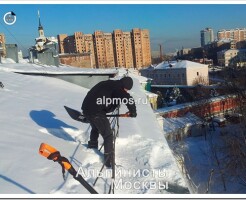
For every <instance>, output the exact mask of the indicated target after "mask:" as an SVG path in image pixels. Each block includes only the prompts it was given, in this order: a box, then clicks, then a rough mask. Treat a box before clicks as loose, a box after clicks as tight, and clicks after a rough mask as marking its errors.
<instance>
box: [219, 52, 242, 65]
mask: <svg viewBox="0 0 246 200" xmlns="http://www.w3.org/2000/svg"><path fill="white" fill-rule="evenodd" d="M217 58H218V65H219V66H225V67H228V66H246V49H229V50H222V51H219V52H217Z"/></svg>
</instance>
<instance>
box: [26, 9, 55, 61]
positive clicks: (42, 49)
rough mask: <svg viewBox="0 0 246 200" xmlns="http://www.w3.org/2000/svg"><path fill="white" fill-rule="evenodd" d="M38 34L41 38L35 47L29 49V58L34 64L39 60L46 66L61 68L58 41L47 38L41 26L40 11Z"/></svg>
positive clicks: (37, 39)
mask: <svg viewBox="0 0 246 200" xmlns="http://www.w3.org/2000/svg"><path fill="white" fill-rule="evenodd" d="M38 19H39V26H38V34H39V37H37V38H36V39H35V41H36V44H35V46H33V47H31V48H30V49H29V58H30V62H34V60H35V59H38V60H39V62H41V63H43V64H46V65H54V66H59V58H58V46H57V43H58V40H57V38H56V37H45V35H44V28H43V26H42V24H41V20H40V15H39V11H38Z"/></svg>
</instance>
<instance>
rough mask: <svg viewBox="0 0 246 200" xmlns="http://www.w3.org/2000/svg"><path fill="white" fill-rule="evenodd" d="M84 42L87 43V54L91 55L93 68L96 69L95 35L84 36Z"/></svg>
mask: <svg viewBox="0 0 246 200" xmlns="http://www.w3.org/2000/svg"><path fill="white" fill-rule="evenodd" d="M83 37H84V42H85V44H84V45H85V52H86V53H90V58H91V63H92V67H93V68H96V58H95V49H94V42H93V35H92V34H84V35H83Z"/></svg>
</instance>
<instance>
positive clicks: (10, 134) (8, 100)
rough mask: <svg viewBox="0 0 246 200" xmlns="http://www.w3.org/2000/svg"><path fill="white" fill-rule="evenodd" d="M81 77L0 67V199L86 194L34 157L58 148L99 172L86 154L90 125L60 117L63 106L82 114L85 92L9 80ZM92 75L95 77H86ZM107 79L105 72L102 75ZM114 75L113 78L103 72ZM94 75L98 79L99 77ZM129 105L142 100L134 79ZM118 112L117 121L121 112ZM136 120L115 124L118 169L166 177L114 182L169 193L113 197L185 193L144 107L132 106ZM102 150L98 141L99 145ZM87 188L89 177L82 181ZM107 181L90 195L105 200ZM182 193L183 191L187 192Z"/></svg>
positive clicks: (59, 84) (93, 156) (50, 81)
mask: <svg viewBox="0 0 246 200" xmlns="http://www.w3.org/2000/svg"><path fill="white" fill-rule="evenodd" d="M15 71H18V72H20V71H21V72H33V71H34V72H38V73H44V72H45V73H84V72H85V71H86V70H84V69H74V68H69V67H66V66H62V67H58V68H57V67H48V66H39V65H35V64H29V63H19V64H17V63H5V64H0V81H1V82H2V83H3V84H4V88H0V95H1V97H0V110H1V115H0V121H1V137H0V140H1V142H0V158H1V165H0V193H1V194H33V193H37V194H88V192H87V191H86V189H85V188H84V187H82V186H81V185H80V184H79V183H78V182H77V181H76V180H74V179H73V178H72V177H71V175H69V174H66V181H65V182H64V181H63V178H62V173H61V167H60V166H59V164H58V163H54V162H53V161H50V160H47V159H46V158H44V157H42V156H40V155H39V154H38V149H39V146H40V144H41V143H42V142H45V143H48V144H50V145H52V146H54V147H55V148H57V149H58V150H59V151H60V152H61V154H62V155H63V156H65V157H67V158H68V159H69V160H70V161H71V163H72V164H73V166H74V167H75V168H76V169H78V167H82V168H83V169H87V170H89V169H95V170H99V169H100V168H101V165H102V154H101V153H98V152H97V151H94V150H91V149H87V148H86V145H85V144H87V140H88V137H89V127H88V124H82V123H79V122H77V121H74V120H72V119H71V118H70V117H69V116H68V115H67V113H66V111H65V110H64V108H63V106H64V105H67V106H70V107H72V108H75V109H78V110H80V107H81V103H82V101H83V98H84V97H85V95H86V93H87V92H88V90H87V89H85V88H83V87H81V86H78V85H75V84H71V83H68V82H65V81H63V80H60V79H56V78H52V77H45V76H30V75H22V74H17V73H14V72H15ZM88 71H93V69H88ZM100 71H101V72H102V73H105V71H107V70H100ZM109 71H112V70H109ZM97 73H99V72H97ZM130 93H131V95H132V96H133V97H134V99H137V98H146V96H145V94H144V92H143V89H142V88H141V86H140V83H139V81H138V80H137V79H134V88H133V90H132V91H131V92H130ZM126 111H127V110H126V108H125V107H124V106H122V109H121V110H120V112H121V113H124V112H126ZM137 113H138V116H137V118H127V119H126V118H122V119H120V132H119V138H117V140H116V164H117V169H118V170H120V169H122V170H123V169H124V170H128V169H135V170H138V169H140V170H141V172H142V171H144V170H147V171H151V170H160V171H166V176H165V177H158V176H144V175H142V174H141V176H140V177H133V176H129V177H119V176H118V177H116V182H117V181H120V179H121V178H122V180H123V182H124V183H125V182H130V183H134V182H136V181H139V182H140V183H144V182H151V181H152V182H155V183H158V182H161V183H163V184H164V183H166V182H168V184H169V189H167V190H158V189H153V188H152V189H151V188H150V187H149V186H148V187H147V188H146V187H140V188H138V189H134V188H130V189H125V188H122V189H120V188H119V189H116V191H115V193H117V194H119V193H120V194H122V193H132V194H143V193H145V194H146V193H149V194H152V193H180V192H184V188H185V187H186V182H185V180H184V179H183V177H182V175H181V173H180V171H179V169H178V167H177V163H176V161H175V159H174V157H173V155H172V152H171V150H170V149H169V146H168V144H167V142H166V140H165V138H164V134H163V131H162V130H161V128H160V127H159V125H158V123H157V120H156V117H155V114H154V113H153V111H152V109H151V106H150V104H149V103H148V104H147V105H145V104H142V103H140V104H138V105H137ZM100 142H102V140H101V139H100ZM85 179H87V181H88V182H89V183H90V184H92V183H93V182H94V180H95V177H92V178H87V177H85ZM110 182H111V179H110V178H109V179H106V178H103V179H101V178H100V179H99V181H98V183H97V184H96V186H95V187H94V188H95V189H96V190H97V191H98V192H99V193H106V192H107V191H106V189H108V187H109V184H110ZM186 192H187V191H186Z"/></svg>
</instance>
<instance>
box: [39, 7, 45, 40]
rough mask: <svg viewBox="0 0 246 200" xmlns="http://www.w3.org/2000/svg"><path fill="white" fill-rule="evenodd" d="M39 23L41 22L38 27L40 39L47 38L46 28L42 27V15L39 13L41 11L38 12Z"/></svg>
mask: <svg viewBox="0 0 246 200" xmlns="http://www.w3.org/2000/svg"><path fill="white" fill-rule="evenodd" d="M38 22H39V26H38V33H39V37H41V38H42V37H45V36H44V28H43V26H42V25H41V20H40V13H39V10H38Z"/></svg>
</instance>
